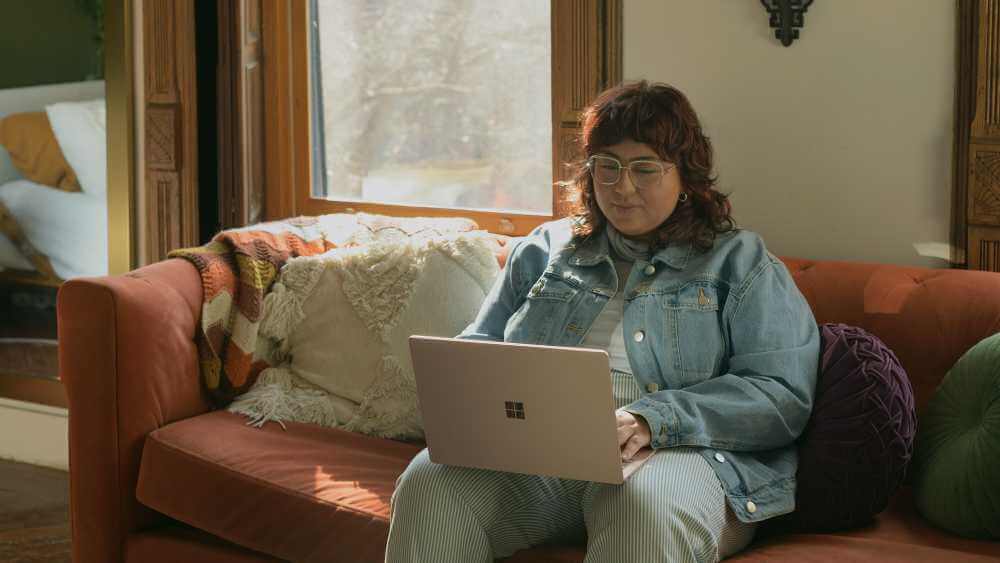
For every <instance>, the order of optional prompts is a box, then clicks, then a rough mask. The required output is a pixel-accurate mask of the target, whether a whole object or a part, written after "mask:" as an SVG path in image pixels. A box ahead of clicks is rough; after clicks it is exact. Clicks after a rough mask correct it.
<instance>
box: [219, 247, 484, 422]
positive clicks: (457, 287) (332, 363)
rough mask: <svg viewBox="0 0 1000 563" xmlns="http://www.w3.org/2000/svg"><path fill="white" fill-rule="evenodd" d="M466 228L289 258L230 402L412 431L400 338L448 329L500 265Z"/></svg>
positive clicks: (457, 324) (269, 416) (276, 414)
mask: <svg viewBox="0 0 1000 563" xmlns="http://www.w3.org/2000/svg"><path fill="white" fill-rule="evenodd" d="M495 246H496V241H495V238H494V237H493V236H492V235H490V234H489V233H485V232H483V231H475V232H469V233H458V234H451V235H446V236H436V235H433V234H430V235H428V236H423V237H416V238H410V239H404V238H400V239H397V240H396V241H394V242H386V241H384V240H381V241H379V240H376V241H375V242H373V243H371V244H369V245H367V246H360V247H353V248H339V249H335V250H331V251H329V252H326V253H324V254H321V255H318V256H310V257H301V258H293V259H291V260H289V261H288V263H287V264H286V265H285V266H284V268H282V271H281V274H280V276H279V278H278V281H277V282H276V283H275V285H274V287H273V288H272V290H271V292H270V293H269V294H268V295H267V297H266V298H265V300H264V315H263V319H262V321H261V326H260V335H261V340H259V341H258V349H261V348H264V349H267V350H268V351H267V352H266V353H265V354H266V355H267V356H269V357H270V358H269V359H271V360H272V361H271V364H272V365H274V366H275V367H273V368H269V369H266V370H264V372H262V373H261V376H260V378H259V379H258V381H257V382H256V384H255V385H254V387H252V388H251V389H250V391H249V392H247V393H245V394H244V395H241V396H240V397H237V398H236V400H235V401H234V402H233V403H232V404H231V405H230V407H229V410H230V411H233V412H237V413H242V414H245V415H247V416H249V417H250V418H251V422H252V423H254V424H257V425H261V424H263V423H265V422H266V421H268V420H272V421H277V422H281V421H285V420H291V421H296V422H312V423H317V424H322V425H327V426H337V427H341V428H344V429H346V430H350V431H356V432H361V433H365V434H370V435H374V436H379V437H384V438H401V439H408V438H410V439H412V438H422V437H423V426H422V424H421V422H420V416H419V412H418V410H417V399H416V387H415V384H414V381H413V368H412V365H411V362H410V353H409V346H408V338H409V337H410V335H412V334H426V335H435V336H454V335H456V334H458V333H459V332H461V330H462V329H463V328H465V326H466V325H468V324H469V323H470V322H472V320H473V319H474V318H475V316H476V314H477V313H478V311H479V307H480V305H481V304H482V301H483V299H484V298H485V296H486V293H487V292H488V291H489V289H490V287H491V286H492V283H493V280H494V278H495V277H496V275H497V273H498V271H499V267H498V265H497V259H496V254H495Z"/></svg>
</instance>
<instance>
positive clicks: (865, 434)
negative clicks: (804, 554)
mask: <svg viewBox="0 0 1000 563" xmlns="http://www.w3.org/2000/svg"><path fill="white" fill-rule="evenodd" d="M819 328H820V335H821V337H822V344H821V354H820V363H819V377H818V381H817V384H816V400H815V403H814V405H813V411H812V415H811V416H810V418H809V422H808V424H807V425H806V429H805V431H804V432H803V434H802V436H801V437H800V438H799V442H798V445H799V467H798V473H797V477H796V481H797V482H798V484H797V489H796V493H795V501H796V508H795V512H794V513H792V514H791V515H790V518H789V519H790V520H791V521H792V522H793V525H794V527H796V528H798V529H800V530H812V531H833V530H842V529H846V528H853V527H857V526H863V525H865V524H867V523H869V522H871V520H872V518H873V517H874V516H875V515H876V514H878V513H879V512H881V511H882V510H884V509H885V507H886V505H887V504H888V502H889V498H891V497H892V495H893V493H895V492H896V489H897V488H898V487H899V485H900V484H901V483H902V482H903V477H904V476H905V475H906V467H907V465H908V464H909V462H910V457H911V456H912V454H913V438H914V434H915V433H916V429H917V416H916V412H915V409H914V404H913V388H912V387H911V386H910V380H909V378H908V377H907V376H906V372H905V371H904V370H903V366H902V365H901V364H900V363H899V359H898V358H896V355H895V354H893V353H892V350H890V349H889V348H888V347H887V346H886V345H885V344H883V343H882V341H881V340H879V339H878V337H876V336H875V335H873V334H871V333H869V332H867V331H865V330H864V329H861V328H857V327H852V326H848V325H845V324H823V325H820V327H819Z"/></svg>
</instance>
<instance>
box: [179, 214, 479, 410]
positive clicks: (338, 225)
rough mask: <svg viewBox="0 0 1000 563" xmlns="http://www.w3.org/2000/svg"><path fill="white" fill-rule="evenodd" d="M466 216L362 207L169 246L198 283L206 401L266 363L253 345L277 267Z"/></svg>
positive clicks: (470, 224)
mask: <svg viewBox="0 0 1000 563" xmlns="http://www.w3.org/2000/svg"><path fill="white" fill-rule="evenodd" d="M475 228H477V225H476V223H475V222H474V221H472V220H469V219H461V218H453V219H437V218H435V219H431V218H423V217H414V218H397V217H387V216H383V215H368V214H365V213H357V214H343V213H336V214H330V215H321V216H318V217H296V218H294V219H289V220H284V221H275V222H271V223H259V224H257V225H252V226H250V227H244V228H239V229H231V230H227V231H222V232H221V233H219V234H217V235H216V236H215V237H213V239H212V241H211V242H209V243H208V244H206V245H205V246H199V247H194V248H182V249H178V250H174V251H171V252H170V253H169V254H168V257H170V258H183V259H185V260H188V261H190V262H191V263H192V264H194V266H195V268H197V269H198V273H199V274H200V276H201V283H202V288H203V297H202V307H201V324H200V327H199V333H198V334H197V335H196V342H197V346H198V357H199V362H200V371H201V378H202V381H203V382H204V385H205V388H206V389H207V390H208V393H209V396H210V397H211V398H212V401H213V403H215V405H216V406H218V407H223V406H225V405H227V404H229V403H230V402H231V401H232V400H233V399H234V398H235V397H236V396H238V395H240V394H242V393H244V392H246V391H247V390H249V389H250V388H251V387H253V385H254V383H255V382H256V380H257V378H258V376H259V375H260V373H261V372H262V371H264V369H266V368H268V367H270V362H269V357H268V354H267V353H266V351H265V350H258V349H257V343H258V338H257V336H258V333H259V331H260V323H261V318H262V316H263V311H264V298H265V296H266V295H267V293H268V292H269V291H270V290H271V287H272V285H273V284H274V282H275V280H276V279H277V278H278V274H279V272H280V271H281V268H282V266H284V265H285V263H286V262H287V261H288V260H289V259H291V258H295V257H298V256H311V255H315V254H320V253H322V252H325V251H327V250H330V249H332V248H338V247H345V246H359V245H364V244H368V243H370V242H372V241H373V240H376V239H392V238H407V237H409V236H413V235H414V234H416V233H420V232H425V231H428V230H431V231H434V232H436V233H441V232H461V231H470V230H473V229H475Z"/></svg>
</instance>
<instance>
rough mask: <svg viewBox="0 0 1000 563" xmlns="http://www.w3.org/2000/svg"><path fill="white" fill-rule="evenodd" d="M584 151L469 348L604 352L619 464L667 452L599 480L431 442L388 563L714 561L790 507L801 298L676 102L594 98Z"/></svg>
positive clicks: (801, 359)
mask: <svg viewBox="0 0 1000 563" xmlns="http://www.w3.org/2000/svg"><path fill="white" fill-rule="evenodd" d="M583 148H584V151H585V154H586V156H587V160H586V163H585V164H584V165H582V166H581V168H580V170H579V172H578V174H576V176H575V178H574V180H573V181H572V182H571V185H572V186H573V187H574V188H575V189H576V190H577V192H578V195H579V198H578V200H577V207H578V209H577V212H576V214H575V215H574V216H573V217H572V218H571V219H564V220H560V221H554V222H551V223H546V224H544V225H542V226H540V227H538V228H537V229H535V230H534V231H533V232H532V233H531V234H530V235H529V236H527V237H525V238H523V239H520V240H519V241H518V243H517V244H516V245H515V246H514V247H513V248H512V249H511V253H510V257H509V259H508V263H507V267H506V268H505V269H504V272H503V274H502V275H501V276H500V277H499V278H498V280H497V282H496V284H495V285H494V287H493V289H492V291H491V292H490V294H489V295H488V296H487V298H486V301H485V302H484V303H483V306H482V309H481V310H480V312H479V315H478V317H477V318H476V320H475V321H474V322H473V323H472V324H471V325H470V326H469V327H468V328H466V329H465V331H463V333H462V335H461V337H463V338H475V339H488V340H506V341H511V342H525V343H533V344H552V345H562V346H591V347H597V348H603V349H605V350H607V351H608V354H609V356H610V358H611V366H612V374H611V376H612V380H613V385H612V387H613V389H614V393H615V399H616V401H617V404H618V407H619V408H618V410H617V411H616V415H617V420H618V441H619V444H620V445H621V447H622V457H623V458H624V459H628V458H630V457H631V456H632V455H634V454H635V453H636V452H637V451H638V450H639V449H640V448H643V447H646V446H649V447H652V448H654V449H657V450H663V451H660V452H658V455H656V456H654V457H653V458H652V459H651V460H650V461H649V462H647V463H646V465H644V466H643V467H642V469H640V470H639V471H638V472H636V473H635V474H634V475H633V476H632V477H631V478H630V479H629V480H628V481H626V482H625V483H624V484H623V485H606V484H600V483H591V482H583V481H575V480H567V479H557V478H553V477H543V476H533V475H520V474H513V473H506V472H498V471H488V470H481V469H470V468H461V467H452V466H444V465H439V464H435V463H432V462H431V461H430V460H429V458H428V457H427V452H426V450H424V451H422V452H421V453H420V454H418V455H417V456H416V457H415V458H414V459H413V461H412V462H411V463H410V465H409V467H407V469H406V471H405V472H404V473H403V475H401V476H400V478H399V481H398V482H397V488H396V491H395V493H394V495H393V499H392V510H393V512H392V521H391V524H390V530H389V541H388V545H387V549H386V560H387V561H390V562H397V561H462V562H465V561H492V560H493V559H494V558H498V557H506V556H509V555H511V554H513V553H514V552H515V551H517V550H521V549H525V548H527V547H530V546H534V545H540V544H548V543H568V542H583V541H586V545H587V558H586V561H594V562H608V563H612V562H630V561H637V562H638V561H715V560H718V559H722V558H725V557H727V556H729V555H731V554H733V553H736V552H737V551H739V550H741V549H742V548H743V547H745V546H746V545H747V544H748V543H749V542H750V541H751V539H752V538H753V534H754V530H755V526H756V524H757V523H758V522H760V521H761V520H765V519H767V518H771V517H774V516H778V515H780V514H784V513H787V512H790V511H791V510H792V509H793V508H794V498H795V469H796V453H795V446H794V444H793V441H794V440H795V438H796V437H797V436H798V435H799V434H800V433H801V432H802V430H803V428H804V427H805V425H806V421H807V419H808V418H809V413H810V409H811V407H812V400H813V393H814V388H815V380H816V368H817V362H818V355H819V334H818V331H817V327H816V322H815V320H814V318H813V316H812V312H811V311H810V309H809V306H808V304H807V303H806V301H805V299H803V297H802V295H801V293H799V291H798V289H797V288H796V286H795V283H794V282H793V281H792V279H791V276H790V275H789V273H788V270H787V269H786V268H785V267H784V265H783V264H782V263H781V262H780V261H779V260H778V259H776V258H775V257H774V256H773V255H772V254H770V253H769V252H768V251H767V249H766V248H765V246H764V243H763V242H762V241H761V239H760V237H759V236H758V235H756V234H754V233H752V232H750V231H746V230H741V229H737V228H735V227H734V224H733V221H732V219H731V217H730V204H729V202H728V200H727V198H726V196H725V195H723V194H721V193H719V192H718V191H716V190H715V189H714V184H715V178H714V176H713V175H712V147H711V144H710V143H709V140H708V138H707V137H706V136H705V135H704V133H703V132H702V129H701V126H700V124H699V122H698V118H697V115H696V114H695V112H694V110H693V108H692V107H691V105H690V103H689V102H688V101H687V99H686V98H685V97H684V95H683V94H681V92H679V91H678V90H676V89H674V88H671V87H669V86H666V85H662V84H648V83H646V82H645V81H643V82H638V83H633V84H626V85H622V86H619V87H616V88H612V89H610V90H608V91H606V92H604V93H603V94H601V95H600V96H599V97H598V98H597V100H596V101H594V103H593V104H592V105H591V106H590V107H589V108H587V110H586V111H585V112H584V119H583ZM566 400H567V401H572V400H573V394H572V390H569V391H568V392H567V395H566ZM483 446H484V447H489V445H488V444H484V445H483Z"/></svg>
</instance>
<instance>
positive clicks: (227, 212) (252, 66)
mask: <svg viewBox="0 0 1000 563" xmlns="http://www.w3.org/2000/svg"><path fill="white" fill-rule="evenodd" d="M218 7H219V72H218V87H219V100H218V113H219V143H220V145H219V215H220V217H219V219H220V223H221V225H222V227H223V228H230V227H241V226H244V225H248V224H251V223H256V222H258V221H261V220H263V219H264V202H265V197H264V184H265V177H264V159H265V157H266V155H265V153H264V151H265V147H264V97H263V93H264V70H263V65H262V63H263V56H262V55H263V33H262V28H261V25H262V18H261V15H262V8H263V6H262V3H261V1H260V0H219V3H218Z"/></svg>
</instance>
